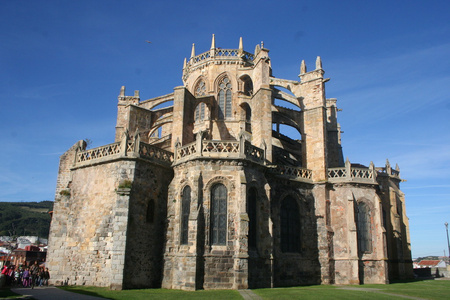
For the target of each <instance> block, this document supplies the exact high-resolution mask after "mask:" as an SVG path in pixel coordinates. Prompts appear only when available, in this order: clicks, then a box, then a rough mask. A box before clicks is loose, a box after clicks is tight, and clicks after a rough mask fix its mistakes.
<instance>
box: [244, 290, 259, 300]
mask: <svg viewBox="0 0 450 300" xmlns="http://www.w3.org/2000/svg"><path fill="white" fill-rule="evenodd" d="M239 294H241V296H242V298H244V300H260V299H262V298H261V297H260V296H258V295H256V294H255V293H253V292H252V291H251V290H239Z"/></svg>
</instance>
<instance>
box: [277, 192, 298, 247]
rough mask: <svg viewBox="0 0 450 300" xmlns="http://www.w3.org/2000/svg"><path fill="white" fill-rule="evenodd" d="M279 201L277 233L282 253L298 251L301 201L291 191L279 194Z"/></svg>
mask: <svg viewBox="0 0 450 300" xmlns="http://www.w3.org/2000/svg"><path fill="white" fill-rule="evenodd" d="M279 199H280V202H279V230H280V232H279V234H280V240H279V245H280V250H281V252H282V253H300V251H301V239H302V220H301V218H302V217H304V216H303V215H302V201H301V198H300V196H299V195H298V194H297V193H295V192H292V191H288V192H285V193H283V194H281V196H280V198H279Z"/></svg>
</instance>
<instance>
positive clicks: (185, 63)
mask: <svg viewBox="0 0 450 300" xmlns="http://www.w3.org/2000/svg"><path fill="white" fill-rule="evenodd" d="M186 65H187V59H186V57H185V58H184V62H183V69H184V68H186Z"/></svg>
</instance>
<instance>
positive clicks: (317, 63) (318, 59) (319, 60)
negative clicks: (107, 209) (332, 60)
mask: <svg viewBox="0 0 450 300" xmlns="http://www.w3.org/2000/svg"><path fill="white" fill-rule="evenodd" d="M320 69H322V60H321V59H320V56H317V59H316V70H320Z"/></svg>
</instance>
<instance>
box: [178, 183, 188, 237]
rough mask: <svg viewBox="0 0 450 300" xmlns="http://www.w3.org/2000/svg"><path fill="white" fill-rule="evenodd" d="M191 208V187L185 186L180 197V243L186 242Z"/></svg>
mask: <svg viewBox="0 0 450 300" xmlns="http://www.w3.org/2000/svg"><path fill="white" fill-rule="evenodd" d="M190 208H191V187H190V186H186V187H185V188H184V189H183V196H182V199H181V230H180V231H181V237H180V244H182V245H185V244H187V243H188V234H189V212H190Z"/></svg>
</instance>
